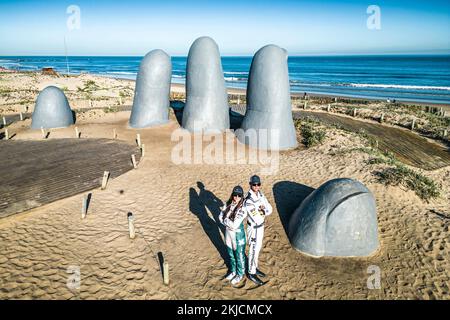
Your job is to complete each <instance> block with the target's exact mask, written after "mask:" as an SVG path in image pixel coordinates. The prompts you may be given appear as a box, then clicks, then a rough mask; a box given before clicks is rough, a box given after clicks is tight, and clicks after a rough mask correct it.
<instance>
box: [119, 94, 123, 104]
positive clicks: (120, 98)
mask: <svg viewBox="0 0 450 320" xmlns="http://www.w3.org/2000/svg"><path fill="white" fill-rule="evenodd" d="M119 104H120V105H122V104H123V102H122V96H120V95H119Z"/></svg>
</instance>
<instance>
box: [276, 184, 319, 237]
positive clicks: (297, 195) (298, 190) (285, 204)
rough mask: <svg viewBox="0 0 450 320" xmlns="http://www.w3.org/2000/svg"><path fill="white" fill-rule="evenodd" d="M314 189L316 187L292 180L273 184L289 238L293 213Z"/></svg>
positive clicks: (279, 212)
mask: <svg viewBox="0 0 450 320" xmlns="http://www.w3.org/2000/svg"><path fill="white" fill-rule="evenodd" d="M313 191H314V188H311V187H308V186H306V185H304V184H300V183H297V182H292V181H280V182H277V183H275V185H274V186H273V196H274V198H275V205H276V206H277V211H278V214H279V215H280V220H281V223H282V225H283V228H284V232H286V235H287V237H288V238H289V231H288V230H289V220H290V219H291V216H292V214H293V213H294V211H295V210H296V209H297V208H298V206H300V204H301V203H302V202H303V200H305V198H306V197H307V196H309V194H310V193H311V192H313Z"/></svg>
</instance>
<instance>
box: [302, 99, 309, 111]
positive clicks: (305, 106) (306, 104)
mask: <svg viewBox="0 0 450 320" xmlns="http://www.w3.org/2000/svg"><path fill="white" fill-rule="evenodd" d="M307 107H308V102H307V101H305V103H304V104H303V109H304V110H306V108H307Z"/></svg>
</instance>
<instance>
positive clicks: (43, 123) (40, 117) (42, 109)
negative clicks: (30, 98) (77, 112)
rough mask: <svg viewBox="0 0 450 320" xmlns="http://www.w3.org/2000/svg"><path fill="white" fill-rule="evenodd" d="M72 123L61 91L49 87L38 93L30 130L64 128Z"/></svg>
mask: <svg viewBox="0 0 450 320" xmlns="http://www.w3.org/2000/svg"><path fill="white" fill-rule="evenodd" d="M73 123H74V116H73V114H72V110H71V109H70V106H69V102H68V101H67V98H66V96H65V94H64V92H63V91H62V90H61V89H59V88H57V87H54V86H49V87H47V88H45V89H44V90H42V91H41V92H40V93H39V96H38V97H37V99H36V105H35V107H34V111H33V115H32V116H31V128H32V129H40V128H44V129H51V128H64V127H68V126H70V125H72V124H73Z"/></svg>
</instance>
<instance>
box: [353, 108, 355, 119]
mask: <svg viewBox="0 0 450 320" xmlns="http://www.w3.org/2000/svg"><path fill="white" fill-rule="evenodd" d="M353 116H354V117H356V108H354V109H353Z"/></svg>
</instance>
